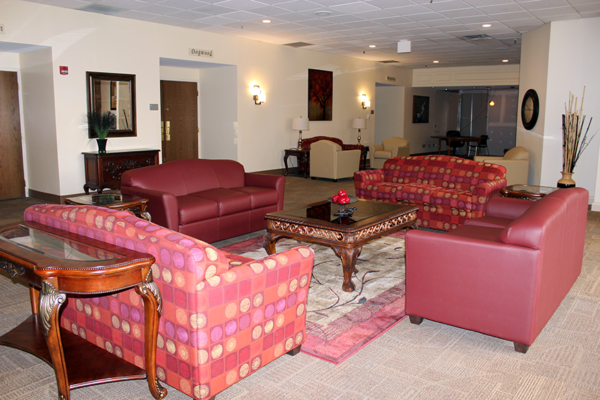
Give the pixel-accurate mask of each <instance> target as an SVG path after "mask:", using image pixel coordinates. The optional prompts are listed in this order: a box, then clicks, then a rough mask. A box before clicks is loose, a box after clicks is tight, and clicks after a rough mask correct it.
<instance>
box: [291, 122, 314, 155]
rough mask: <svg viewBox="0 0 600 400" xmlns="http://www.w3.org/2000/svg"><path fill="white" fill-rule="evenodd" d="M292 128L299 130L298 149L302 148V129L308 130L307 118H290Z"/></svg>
mask: <svg viewBox="0 0 600 400" xmlns="http://www.w3.org/2000/svg"><path fill="white" fill-rule="evenodd" d="M292 129H294V130H296V131H299V135H300V136H299V137H298V150H302V131H309V130H310V128H309V127H308V118H302V117H300V118H294V119H293V120H292Z"/></svg>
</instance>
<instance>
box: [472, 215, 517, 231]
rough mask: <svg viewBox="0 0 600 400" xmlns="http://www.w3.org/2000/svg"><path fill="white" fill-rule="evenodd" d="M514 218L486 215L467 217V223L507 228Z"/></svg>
mask: <svg viewBox="0 0 600 400" xmlns="http://www.w3.org/2000/svg"><path fill="white" fill-rule="evenodd" d="M512 221H513V220H512V219H509V218H500V217H490V216H489V215H486V216H485V217H481V218H474V219H467V220H466V221H465V225H477V226H486V227H488V228H502V229H504V228H506V227H507V226H508V225H509V224H510V223H511V222H512Z"/></svg>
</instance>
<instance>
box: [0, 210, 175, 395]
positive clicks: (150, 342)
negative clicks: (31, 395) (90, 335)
mask: <svg viewBox="0 0 600 400" xmlns="http://www.w3.org/2000/svg"><path fill="white" fill-rule="evenodd" d="M153 263H154V257H153V256H151V255H149V254H144V253H138V252H136V251H132V250H128V249H125V248H121V247H117V246H115V245H111V244H108V243H104V242H100V241H97V240H93V239H89V238H87V237H85V236H80V235H77V234H74V233H71V232H67V231H63V230H59V229H55V228H51V227H48V226H45V225H41V224H37V223H34V222H27V223H25V222H23V223H21V224H19V225H14V226H9V227H5V228H1V229H0V269H2V270H3V271H4V272H5V273H7V274H8V275H9V276H11V277H12V278H14V279H18V280H21V281H24V282H25V283H27V284H29V288H30V289H29V291H30V300H31V312H32V315H31V316H30V317H29V318H27V319H26V320H25V321H24V322H23V323H21V324H20V325H19V326H17V327H16V328H14V329H13V330H12V331H10V332H8V333H6V334H4V335H3V336H2V337H0V345H3V346H9V347H14V348H16V349H19V350H23V351H26V352H28V353H31V354H33V355H35V356H37V357H39V358H41V359H42V360H44V361H45V362H46V363H48V364H49V365H50V366H51V367H53V368H54V371H55V374H56V383H57V386H58V398H59V399H63V400H69V398H70V390H71V389H75V388H79V387H82V386H88V385H94V384H98V383H106V382H115V381H122V380H128V379H148V386H149V388H150V392H151V393H152V396H153V397H154V398H156V399H162V398H164V397H165V396H166V395H167V391H166V389H164V388H162V387H161V385H160V383H159V381H158V379H157V376H156V343H157V336H158V323H159V314H160V310H161V308H162V305H161V304H162V302H161V296H160V291H159V289H158V286H157V285H156V283H154V282H153V280H152V273H151V270H150V268H151V266H152V264H153ZM131 287H135V290H136V292H137V293H138V294H139V295H140V296H141V297H142V299H143V302H144V340H145V348H144V351H145V353H144V354H145V359H146V371H144V370H143V369H142V368H139V367H138V366H136V365H133V364H130V363H128V362H127V361H125V360H123V359H121V358H120V357H117V356H116V355H114V354H112V353H109V352H108V351H106V350H103V349H101V348H99V347H97V346H95V345H93V344H92V343H90V342H88V341H87V340H85V339H83V338H81V337H79V336H77V335H75V334H73V333H71V332H70V331H69V330H66V329H63V328H61V327H60V308H61V307H62V305H63V304H64V303H65V301H66V300H67V295H69V296H71V295H73V296H89V295H95V296H102V295H109V294H111V293H114V292H118V291H121V290H124V289H127V288H131Z"/></svg>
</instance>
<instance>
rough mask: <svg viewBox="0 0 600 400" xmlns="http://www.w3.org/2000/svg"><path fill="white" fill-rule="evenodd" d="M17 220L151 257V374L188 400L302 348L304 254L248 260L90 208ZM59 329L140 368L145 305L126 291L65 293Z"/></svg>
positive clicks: (63, 208) (31, 213)
mask: <svg viewBox="0 0 600 400" xmlns="http://www.w3.org/2000/svg"><path fill="white" fill-rule="evenodd" d="M24 218H25V220H26V221H32V222H37V223H40V224H42V225H47V226H50V227H53V228H56V229H61V230H64V231H69V232H76V233H78V234H80V235H86V236H88V237H89V238H94V239H96V240H98V241H100V242H105V243H109V244H112V245H114V246H117V247H126V248H129V249H135V250H137V251H139V252H142V253H148V254H151V255H152V256H153V257H154V258H155V263H154V264H153V265H152V274H151V280H152V281H153V282H155V283H156V285H157V286H158V289H159V291H160V299H161V300H160V301H159V302H160V303H161V304H162V307H160V308H161V309H162V313H161V317H160V321H159V327H158V341H157V349H156V375H157V377H158V379H159V380H161V381H162V382H165V383H166V384H168V385H169V386H172V387H174V388H176V389H177V390H179V391H181V392H183V393H185V394H186V395H188V396H190V397H191V398H194V399H198V400H208V399H209V398H210V399H214V396H215V395H216V394H217V393H219V392H221V391H223V390H224V389H226V388H227V387H229V386H231V385H233V384H235V383H236V382H238V381H240V380H242V379H244V378H246V377H247V376H249V375H251V374H253V373H254V372H256V371H258V370H259V369H260V368H262V367H264V366H265V365H267V364H268V363H270V362H271V361H273V360H275V359H276V358H278V357H280V356H282V355H284V354H286V353H287V354H290V355H294V354H297V353H298V352H299V351H300V348H301V345H302V344H303V343H304V340H305V339H306V301H307V298H308V289H309V286H310V279H311V276H312V268H313V264H314V253H313V251H312V250H311V249H310V248H308V247H304V246H298V247H294V248H292V249H289V250H286V251H281V252H279V253H277V254H273V255H271V256H268V257H265V258H262V259H253V258H249V257H244V256H241V255H235V254H230V253H227V252H224V251H222V250H220V249H217V248H215V247H213V246H211V245H209V244H206V243H203V242H201V241H200V240H196V239H194V238H191V237H189V236H185V235H182V234H179V233H176V232H172V231H169V230H167V229H163V228H161V227H160V226H158V225H155V224H153V223H151V222H148V221H145V220H142V219H140V218H137V217H136V216H134V215H133V214H132V213H131V212H129V211H116V210H111V209H108V208H103V207H95V206H70V205H36V206H31V207H29V208H27V209H26V210H25V213H24ZM90 249H91V250H90V251H93V249H94V248H93V247H90ZM80 250H81V251H85V250H82V249H80ZM99 256H101V255H100V254H95V255H94V257H95V258H97V257H99ZM60 326H61V327H62V328H64V329H66V330H68V331H70V332H72V333H74V334H75V335H78V336H79V337H80V338H82V339H85V340H87V341H89V342H91V343H93V344H95V345H96V346H98V347H100V348H102V349H104V350H106V351H108V352H110V353H112V354H115V355H117V356H118V357H120V358H122V359H124V360H125V361H128V362H129V363H131V364H135V365H137V366H138V367H140V368H144V367H145V365H146V362H145V352H144V348H145V345H144V343H145V335H144V305H143V302H142V300H141V298H140V296H139V295H138V294H137V293H136V291H135V289H134V288H131V289H128V290H125V291H121V292H119V293H117V294H112V295H108V296H106V295H105V296H102V295H100V294H99V295H93V296H83V297H82V296H77V295H76V294H73V295H71V294H70V295H69V296H68V297H67V301H66V302H65V303H64V304H63V305H62V313H61V316H60ZM85 361H86V360H85V359H82V360H81V361H80V362H82V363H83V362H85ZM170 396H171V397H173V396H176V397H177V393H171V394H170ZM147 398H149V399H151V398H152V397H151V396H150V393H148V397H147ZM166 398H167V399H168V398H169V394H167V397H166ZM179 398H181V396H180V397H179Z"/></svg>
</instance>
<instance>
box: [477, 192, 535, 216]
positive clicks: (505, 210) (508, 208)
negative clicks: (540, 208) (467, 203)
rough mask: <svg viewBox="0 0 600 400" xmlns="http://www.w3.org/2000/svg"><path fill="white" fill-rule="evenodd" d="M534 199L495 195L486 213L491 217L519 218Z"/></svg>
mask: <svg viewBox="0 0 600 400" xmlns="http://www.w3.org/2000/svg"><path fill="white" fill-rule="evenodd" d="M533 204H535V202H534V201H529V200H521V199H513V198H509V197H493V198H491V199H490V201H489V202H488V204H487V207H486V211H485V215H487V216H489V217H498V218H507V219H517V218H518V217H520V216H521V215H523V213H524V212H525V211H527V209H528V208H529V207H531V206H532V205H533Z"/></svg>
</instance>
